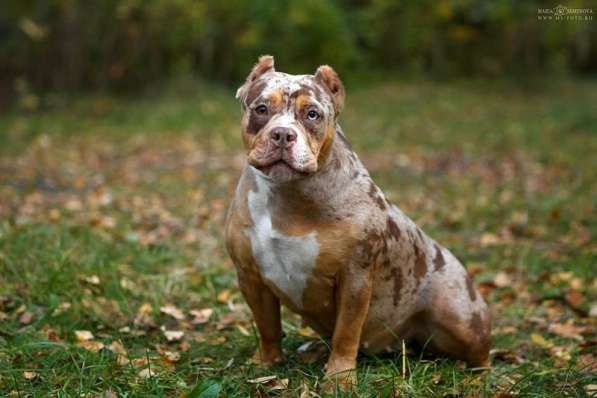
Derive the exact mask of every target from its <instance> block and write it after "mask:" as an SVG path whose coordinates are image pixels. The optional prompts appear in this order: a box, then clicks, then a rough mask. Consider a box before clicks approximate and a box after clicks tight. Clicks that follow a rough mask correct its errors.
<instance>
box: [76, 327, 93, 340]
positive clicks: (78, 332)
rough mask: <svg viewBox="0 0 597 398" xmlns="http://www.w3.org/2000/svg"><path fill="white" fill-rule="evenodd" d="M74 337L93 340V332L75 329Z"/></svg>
mask: <svg viewBox="0 0 597 398" xmlns="http://www.w3.org/2000/svg"><path fill="white" fill-rule="evenodd" d="M75 337H76V338H77V341H89V340H93V333H91V332H90V331H89V330H75Z"/></svg>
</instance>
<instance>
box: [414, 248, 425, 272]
mask: <svg viewBox="0 0 597 398" xmlns="http://www.w3.org/2000/svg"><path fill="white" fill-rule="evenodd" d="M414 269H415V277H416V278H417V281H420V280H421V278H422V277H423V276H425V274H426V273H427V260H426V259H425V252H423V251H422V250H421V249H419V247H418V246H417V245H415V267H414Z"/></svg>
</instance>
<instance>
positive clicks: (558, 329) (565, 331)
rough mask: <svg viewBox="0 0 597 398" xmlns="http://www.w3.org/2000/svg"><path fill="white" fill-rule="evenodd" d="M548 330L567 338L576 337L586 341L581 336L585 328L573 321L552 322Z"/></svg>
mask: <svg viewBox="0 0 597 398" xmlns="http://www.w3.org/2000/svg"><path fill="white" fill-rule="evenodd" d="M547 330H548V331H550V332H551V333H554V334H557V335H559V336H562V337H565V338H567V339H575V340H578V341H581V342H582V341H584V339H583V337H582V336H581V333H582V332H583V331H584V328H583V327H581V326H576V325H574V324H573V323H571V322H568V323H552V324H550V325H549V326H548V328H547Z"/></svg>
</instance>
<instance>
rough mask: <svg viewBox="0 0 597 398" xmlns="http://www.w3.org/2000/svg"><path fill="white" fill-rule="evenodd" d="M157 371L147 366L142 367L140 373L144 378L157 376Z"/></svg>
mask: <svg viewBox="0 0 597 398" xmlns="http://www.w3.org/2000/svg"><path fill="white" fill-rule="evenodd" d="M156 374H157V373H156V371H155V370H154V369H152V368H145V369H141V371H140V372H139V373H138V376H139V377H142V378H144V379H149V378H150V377H155V376H156Z"/></svg>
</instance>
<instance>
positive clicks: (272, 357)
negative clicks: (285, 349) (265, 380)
mask: <svg viewBox="0 0 597 398" xmlns="http://www.w3.org/2000/svg"><path fill="white" fill-rule="evenodd" d="M284 361H285V358H284V354H282V351H281V350H270V351H268V352H264V351H262V350H259V349H258V350H257V351H255V353H254V354H253V356H252V357H251V360H250V362H251V363H252V364H254V365H257V366H260V367H264V368H269V367H272V366H275V365H279V364H281V363H284Z"/></svg>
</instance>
